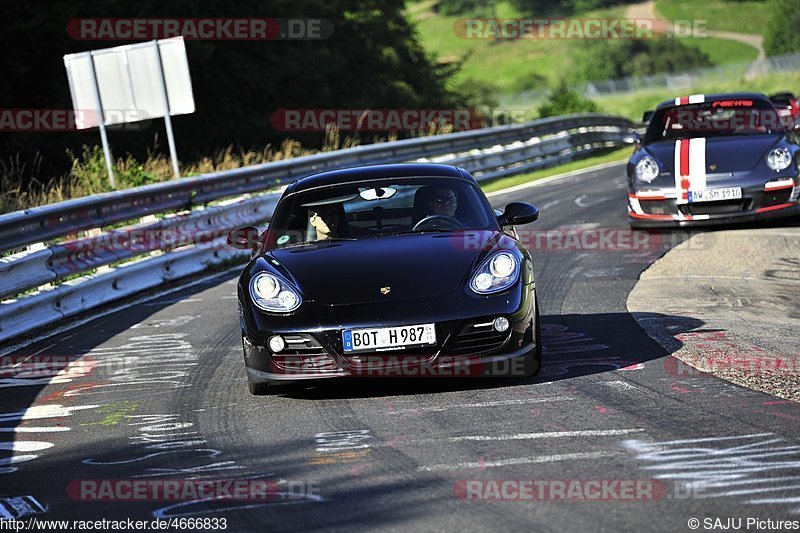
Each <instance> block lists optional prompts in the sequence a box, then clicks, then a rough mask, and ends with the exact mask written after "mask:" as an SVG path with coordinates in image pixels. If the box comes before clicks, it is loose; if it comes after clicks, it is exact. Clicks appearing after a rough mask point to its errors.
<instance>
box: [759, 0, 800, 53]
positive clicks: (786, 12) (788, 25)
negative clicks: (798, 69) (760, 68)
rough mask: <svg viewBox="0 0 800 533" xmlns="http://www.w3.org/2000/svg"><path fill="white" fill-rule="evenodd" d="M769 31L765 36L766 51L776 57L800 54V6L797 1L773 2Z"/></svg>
mask: <svg viewBox="0 0 800 533" xmlns="http://www.w3.org/2000/svg"><path fill="white" fill-rule="evenodd" d="M769 10H770V12H771V15H770V18H769V22H767V31H766V32H765V34H764V51H765V52H766V53H767V55H770V56H775V55H780V54H789V53H792V52H800V31H798V29H800V5H798V2H797V0H773V2H771V3H770V4H769Z"/></svg>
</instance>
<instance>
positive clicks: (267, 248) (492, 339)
mask: <svg viewBox="0 0 800 533" xmlns="http://www.w3.org/2000/svg"><path fill="white" fill-rule="evenodd" d="M538 215H539V212H538V210H537V209H536V208H535V207H533V206H532V205H529V204H524V203H511V204H509V205H508V206H506V208H505V211H504V212H503V213H501V214H499V212H496V211H493V210H492V208H491V206H490V205H489V202H488V200H487V199H486V197H485V196H484V194H483V192H482V191H481V189H480V188H479V187H478V186H477V184H476V183H475V180H474V179H473V178H472V176H470V174H469V173H468V172H466V171H465V170H463V169H460V168H456V167H451V166H445V165H433V164H424V165H422V164H418V165H408V164H406V165H378V166H367V167H358V168H350V169H344V170H336V171H330V172H324V173H321V174H316V175H313V176H309V177H306V178H303V179H300V180H298V181H296V182H295V183H293V184H291V185H290V186H288V187H287V188H286V190H285V191H284V193H283V195H282V197H281V199H280V201H279V202H278V204H277V206H276V208H275V212H274V214H273V218H272V221H271V223H270V225H269V228H268V229H267V230H266V231H264V232H263V233H260V234H259V231H258V229H256V228H254V227H246V228H240V229H238V230H236V231H234V232H232V233H231V234H230V235H229V236H228V243H229V244H230V245H231V246H234V247H236V248H242V249H252V250H253V252H254V253H253V258H252V260H251V261H250V262H249V263H248V265H247V266H246V267H245V268H244V271H243V272H242V275H241V277H240V279H239V283H238V297H239V309H240V319H241V330H242V343H243V348H244V360H245V366H246V368H247V377H248V382H249V386H250V392H251V393H253V394H264V393H268V392H269V388H270V384H271V383H275V382H279V381H296V380H306V379H320V378H335V377H346V376H374V377H381V376H398V377H399V376H405V377H417V376H437V377H439V376H465V375H470V376H476V375H479V376H489V375H490V376H497V375H502V376H531V375H534V374H535V373H536V372H538V370H539V368H540V366H541V342H540V327H539V319H538V304H537V300H536V292H535V287H534V279H533V265H532V260H531V255H530V253H529V252H528V251H527V250H526V249H525V247H524V246H523V245H522V244H521V243H520V241H519V240H518V239H517V235H516V232H515V231H514V228H513V226H514V225H519V224H527V223H529V222H533V221H534V220H536V219H537V218H538Z"/></svg>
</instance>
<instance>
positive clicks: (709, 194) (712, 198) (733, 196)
mask: <svg viewBox="0 0 800 533" xmlns="http://www.w3.org/2000/svg"><path fill="white" fill-rule="evenodd" d="M741 198H742V188H741V187H724V188H721V189H706V190H704V191H691V201H692V202H716V201H719V200H740V199H741Z"/></svg>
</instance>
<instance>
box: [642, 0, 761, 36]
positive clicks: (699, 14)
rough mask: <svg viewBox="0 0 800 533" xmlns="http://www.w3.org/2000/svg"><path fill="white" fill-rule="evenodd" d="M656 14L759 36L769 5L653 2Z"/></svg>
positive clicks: (724, 0) (726, 0) (753, 0)
mask: <svg viewBox="0 0 800 533" xmlns="http://www.w3.org/2000/svg"><path fill="white" fill-rule="evenodd" d="M656 13H658V14H659V15H661V16H662V17H664V18H665V19H668V20H704V21H706V24H705V29H707V30H717V31H734V32H739V33H753V34H757V35H762V34H763V32H764V28H765V27H766V25H767V20H768V19H769V15H770V11H769V2H764V1H757V0H742V1H739V0H735V1H731V0H703V1H698V0H656Z"/></svg>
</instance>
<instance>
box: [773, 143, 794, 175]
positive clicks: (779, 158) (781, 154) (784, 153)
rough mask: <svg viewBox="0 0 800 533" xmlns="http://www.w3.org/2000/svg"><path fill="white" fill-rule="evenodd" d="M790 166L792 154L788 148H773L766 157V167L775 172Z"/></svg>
mask: <svg viewBox="0 0 800 533" xmlns="http://www.w3.org/2000/svg"><path fill="white" fill-rule="evenodd" d="M791 164H792V153H791V152H790V151H789V149H788V148H783V147H778V148H774V149H773V150H772V151H770V153H769V154H768V155H767V166H768V167H769V168H771V169H772V170H774V171H776V172H780V171H781V170H786V169H787V168H789V165H791Z"/></svg>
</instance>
